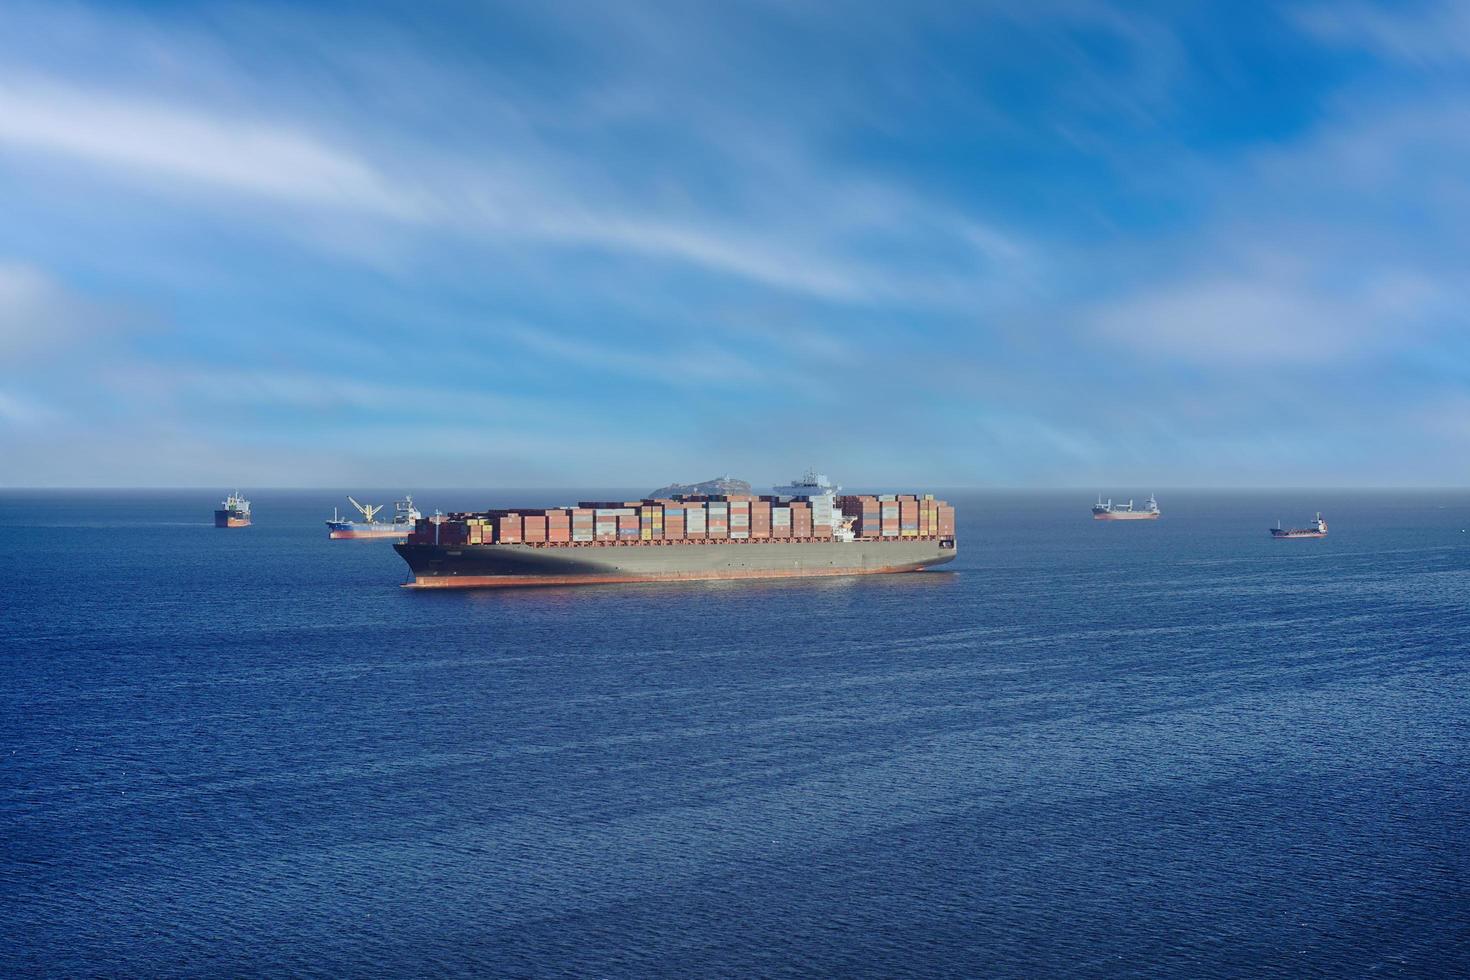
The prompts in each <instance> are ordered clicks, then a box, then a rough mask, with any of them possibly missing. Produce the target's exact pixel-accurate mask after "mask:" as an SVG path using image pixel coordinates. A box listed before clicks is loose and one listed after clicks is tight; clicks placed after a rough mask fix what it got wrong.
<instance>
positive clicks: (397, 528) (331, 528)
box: [327, 494, 424, 540]
mask: <svg viewBox="0 0 1470 980" xmlns="http://www.w3.org/2000/svg"><path fill="white" fill-rule="evenodd" d="M347 500H348V501H349V502H350V503H351V504H352V506H354V507H356V508H357V510H358V512H359V513H360V514H362V520H360V521H351V520H348V519H346V518H345V517H342V516H341V515H339V514H338V513H337V509H336V508H335V507H334V508H332V519H331V520H330V521H327V537H329V538H332V539H335V540H344V539H352V538H406V537H408V535H409V533H410V532H412V531H413V527H414V523H415V522H416V521H418V520H419V519H420V518H422V517H423V516H424V515H422V514H420V513H419V512H418V509H417V508H416V507H414V505H413V497H412V496H409V495H407V494H405V495H404V497H403V499H402V500H398V501H394V503H393V520H391V521H379V520H376V519H375V518H377V516H378V512H379V511H381V510H382V509H383V505H382V504H378V505H377V506H373V505H372V504H360V503H358V502H357V501H356V500H353V499H352V498H351V497H348V498H347Z"/></svg>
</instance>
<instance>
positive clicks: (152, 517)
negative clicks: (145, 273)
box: [0, 488, 1470, 977]
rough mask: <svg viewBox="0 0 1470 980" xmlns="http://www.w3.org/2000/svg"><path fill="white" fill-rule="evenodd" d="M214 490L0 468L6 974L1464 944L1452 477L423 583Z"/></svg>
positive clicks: (688, 971)
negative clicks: (881, 563) (784, 570)
mask: <svg viewBox="0 0 1470 980" xmlns="http://www.w3.org/2000/svg"><path fill="white" fill-rule="evenodd" d="M225 489H228V488H220V491H221V492H216V491H213V490H211V491H205V492H189V493H185V492H179V491H169V492H136V491H135V492H122V493H95V492H85V493H84V492H45V493H38V492H20V491H7V492H3V493H0V656H3V659H0V721H3V726H0V734H3V747H0V766H3V768H0V824H3V837H0V912H3V914H0V975H4V976H16V975H28V974H43V975H51V976H68V977H69V976H82V975H99V974H100V975H133V976H185V975H188V976H218V975H231V976H241V975H261V974H272V975H279V974H305V975H322V976H342V975H349V976H389V975H394V976H396V975H449V974H455V975H461V974H481V975H516V976H530V975H548V976H554V975H582V976H616V977H651V976H670V975H677V976H742V977H743V976H758V975H775V974H786V975H799V976H825V975H843V976H851V975H869V976H895V975H923V976H972V977H1036V976H1043V975H1068V976H1122V975H1127V976H1182V977H1257V976H1264V975H1271V976H1283V977H1299V976H1353V977H1357V976H1369V975H1373V976H1389V977H1393V976H1433V975H1446V974H1453V973H1459V974H1461V975H1464V974H1465V973H1466V972H1467V970H1470V533H1466V531H1467V529H1470V493H1462V492H1451V491H1434V492H1430V491H1423V492H1411V491H1404V492H1374V493H1365V492H1348V491H1321V492H1305V491H1282V492H1267V491H1258V492H1250V493H1235V494H1223V493H1204V492H1197V491H1196V492H1186V491H1175V492H1172V493H1165V492H1162V491H1161V492H1160V493H1159V499H1160V503H1161V505H1162V507H1163V509H1164V518H1163V520H1161V521H1159V522H1157V523H1152V524H1147V523H1142V524H1100V523H1095V522H1093V521H1091V520H1090V519H1089V514H1088V508H1089V506H1090V505H1091V504H1092V502H1093V499H1092V498H1093V495H1092V493H1090V492H1085V493H1074V494H1062V493H1055V492H1052V493H1038V494H1019V493H1000V492H994V493H975V492H952V493H950V494H948V496H949V498H950V499H951V500H952V501H953V502H955V503H956V505H957V507H958V517H959V536H960V557H959V559H958V560H957V561H956V562H955V563H954V564H953V565H951V566H948V568H949V569H951V570H949V571H943V572H929V573H924V574H920V575H906V576H891V577H870V578H859V579H841V580H835V579H834V580H812V581H806V582H799V581H798V582H791V581H786V582H780V583H775V584H755V583H716V584H688V585H646V586H601V587H594V588H575V589H542V590H519V591H498V592H431V593H424V592H415V591H411V590H406V589H402V588H400V587H399V586H400V584H401V583H402V582H403V581H404V579H405V567H404V566H403V564H402V562H401V561H400V560H399V558H398V557H397V556H396V555H395V554H394V553H393V551H392V548H391V547H390V546H389V545H388V544H387V543H385V542H363V541H328V540H327V538H326V533H325V528H324V526H323V525H322V523H321V522H322V520H323V519H324V518H326V517H328V516H330V514H331V510H332V507H333V505H338V506H343V507H345V506H346V501H345V495H344V492H342V491H336V490H322V491H312V492H307V491H280V492H264V491H257V492H253V493H249V494H248V496H250V497H251V498H252V500H253V502H254V508H255V521H256V522H255V525H254V526H253V527H250V528H247V529H243V530H229V531H225V530H216V529H215V528H214V527H212V526H211V513H212V510H213V508H214V506H215V505H216V503H217V501H218V499H219V498H220V497H221V496H222V495H223V493H222V491H223V490H225ZM1147 489H1148V488H1144V491H1145V492H1144V494H1141V495H1140V496H1142V495H1146V491H1147ZM622 492H625V491H591V490H588V491H582V492H576V491H567V492H551V491H525V492H521V493H508V492H504V491H497V492H493V493H484V494H481V493H475V492H467V491H452V492H451V491H439V492H429V491H424V492H421V493H419V494H417V495H416V496H417V499H418V500H419V502H420V503H421V504H422V505H425V506H426V508H427V509H430V510H432V509H433V508H435V507H441V508H443V509H445V510H449V509H457V508H464V507H470V506H491V505H504V504H509V503H528V502H529V503H544V504H556V503H564V502H567V501H570V500H572V499H576V498H578V497H580V496H584V495H588V494H590V495H596V496H600V495H602V494H603V493H610V494H613V495H618V494H621V493H622ZM369 496H371V497H373V499H378V500H382V501H386V500H389V499H391V496H392V495H391V494H389V493H378V494H376V495H369ZM359 499H363V497H362V496H360V495H359ZM1318 510H1321V511H1322V512H1323V513H1324V515H1325V516H1326V517H1327V519H1328V521H1329V522H1330V523H1331V535H1330V537H1328V538H1327V539H1325V540H1320V541H1273V540H1271V539H1270V538H1269V537H1268V535H1267V533H1266V529H1267V527H1268V525H1271V524H1274V523H1275V521H1276V519H1277V518H1278V517H1279V518H1282V519H1284V520H1285V521H1286V522H1287V523H1289V524H1291V523H1304V522H1305V521H1307V520H1308V519H1309V518H1311V517H1312V515H1313V514H1314V513H1315V512H1316V511H1318Z"/></svg>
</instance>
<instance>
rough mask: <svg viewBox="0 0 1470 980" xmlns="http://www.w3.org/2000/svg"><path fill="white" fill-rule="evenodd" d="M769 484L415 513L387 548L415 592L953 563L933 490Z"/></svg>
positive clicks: (943, 506) (950, 529) (866, 571)
mask: <svg viewBox="0 0 1470 980" xmlns="http://www.w3.org/2000/svg"><path fill="white" fill-rule="evenodd" d="M775 489H777V490H778V491H780V492H779V493H778V494H776V495H774V496H755V495H753V494H725V495H691V496H682V495H672V496H668V497H648V498H644V499H642V500H633V501H584V502H582V503H580V504H578V505H577V506H576V507H557V508H551V509H549V510H545V509H511V510H488V511H482V512H477V513H463V514H449V515H447V516H445V517H443V518H431V519H420V520H418V521H417V522H416V523H415V525H414V530H413V533H412V534H410V535H409V536H408V540H407V541H405V542H403V543H396V544H394V545H393V547H394V548H395V549H396V550H397V551H398V553H399V554H400V555H402V556H403V560H404V561H406V562H407V563H408V567H409V569H410V571H411V572H412V576H413V579H412V581H411V582H409V583H408V585H409V586H410V587H416V588H488V587H496V586H526V585H592V584H601V583H613V582H677V581H706V580H713V579H769V578H804V577H808V576H823V575H872V574H879V573H887V572H916V571H920V570H922V569H925V568H929V567H932V566H934V565H941V564H944V563H945V562H949V561H953V560H954V557H955V554H956V543H955V523H954V521H955V514H954V508H953V507H951V506H950V505H949V504H947V503H945V502H944V501H942V500H936V499H935V498H934V497H933V495H932V494H925V495H919V494H884V495H882V496H838V491H839V489H840V488H838V487H834V486H832V485H831V484H830V483H829V482H828V481H827V479H826V478H825V477H821V476H818V475H816V474H808V475H807V476H805V477H803V478H802V479H801V480H797V481H794V482H793V483H791V484H789V485H787V486H783V487H777V488H775Z"/></svg>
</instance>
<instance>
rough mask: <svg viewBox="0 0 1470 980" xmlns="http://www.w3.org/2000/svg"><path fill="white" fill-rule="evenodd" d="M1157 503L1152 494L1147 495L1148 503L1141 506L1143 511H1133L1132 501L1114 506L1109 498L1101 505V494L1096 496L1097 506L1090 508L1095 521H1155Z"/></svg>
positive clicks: (1157, 513) (1157, 511)
mask: <svg viewBox="0 0 1470 980" xmlns="http://www.w3.org/2000/svg"><path fill="white" fill-rule="evenodd" d="M1159 513H1160V512H1159V502H1158V501H1157V500H1155V499H1154V495H1153V494H1149V495H1148V503H1146V504H1144V505H1143V510H1134V509H1133V501H1131V500H1130V501H1128V502H1127V503H1126V504H1115V503H1113V501H1112V499H1111V498H1109V500H1108V502H1107V503H1103V499H1102V494H1098V496H1097V504H1096V505H1094V506H1093V508H1092V519H1093V520H1095V521H1156V520H1158V519H1159Z"/></svg>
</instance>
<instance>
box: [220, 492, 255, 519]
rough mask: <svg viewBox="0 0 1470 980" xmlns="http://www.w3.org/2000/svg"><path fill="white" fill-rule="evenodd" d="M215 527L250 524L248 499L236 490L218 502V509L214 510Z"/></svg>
mask: <svg viewBox="0 0 1470 980" xmlns="http://www.w3.org/2000/svg"><path fill="white" fill-rule="evenodd" d="M214 526H215V527H249V526H250V501H248V500H246V499H245V498H244V497H242V496H240V491H238V490H236V491H235V492H234V493H232V494H230V495H229V496H228V497H226V498H225V499H224V500H223V501H221V502H220V505H219V510H216V511H215V512H214Z"/></svg>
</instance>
